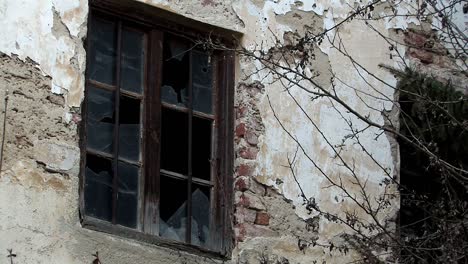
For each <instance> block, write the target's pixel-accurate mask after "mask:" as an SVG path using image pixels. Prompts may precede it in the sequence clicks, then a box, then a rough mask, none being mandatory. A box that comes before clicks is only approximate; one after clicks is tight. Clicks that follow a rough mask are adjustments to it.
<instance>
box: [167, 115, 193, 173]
mask: <svg viewBox="0 0 468 264" xmlns="http://www.w3.org/2000/svg"><path fill="white" fill-rule="evenodd" d="M187 153H188V115H187V113H182V112H179V111H176V110H171V109H167V108H164V107H163V108H162V113H161V169H163V170H169V171H172V172H178V173H181V174H184V175H187V173H188V157H187V156H188V155H187Z"/></svg>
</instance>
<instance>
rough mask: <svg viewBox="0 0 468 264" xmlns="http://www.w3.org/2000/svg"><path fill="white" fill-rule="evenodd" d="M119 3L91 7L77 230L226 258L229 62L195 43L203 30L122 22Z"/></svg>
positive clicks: (154, 17)
mask: <svg viewBox="0 0 468 264" xmlns="http://www.w3.org/2000/svg"><path fill="white" fill-rule="evenodd" d="M125 2H126V1H121V2H119V4H115V3H114V2H112V1H93V2H92V8H91V15H90V18H89V23H88V25H89V27H88V28H89V32H88V41H87V53H88V58H87V73H86V95H85V104H84V107H83V109H84V110H83V116H84V120H83V129H82V131H83V134H82V149H83V155H82V173H81V185H80V187H81V192H80V194H81V206H80V209H81V215H82V220H83V225H84V226H88V227H90V228H93V229H97V230H100V231H104V232H109V233H113V234H117V235H123V236H127V237H132V238H137V239H142V240H145V241H148V242H152V243H159V244H167V245H173V246H177V247H179V248H184V249H187V250H196V251H199V252H216V253H220V254H222V255H225V254H226V253H227V252H228V251H229V247H230V242H231V241H230V240H231V229H230V226H229V224H230V217H229V216H230V204H231V186H232V184H231V174H230V172H231V170H232V169H231V167H232V154H231V152H232V145H231V144H232V133H231V131H232V93H233V92H232V85H233V66H232V55H230V54H228V53H227V52H225V51H217V50H211V49H206V48H204V47H203V45H199V44H196V43H199V42H195V40H200V39H203V36H206V35H204V34H205V33H204V32H203V31H200V30H196V29H192V28H190V27H185V26H178V27H177V28H174V25H173V24H171V23H168V22H167V21H163V22H161V21H159V20H158V19H157V18H158V15H159V14H160V13H157V14H153V13H151V12H153V11H154V10H156V9H151V8H148V7H141V8H142V9H141V10H134V11H133V12H130V14H138V16H136V17H132V16H129V15H128V13H129V12H128V8H129V7H128V6H127V7H125ZM127 2H128V1H127ZM135 6H137V7H138V5H137V4H136V3H132V8H135ZM109 10H113V11H109ZM148 10H152V11H151V12H149V11H148ZM142 12H143V13H144V16H143V17H141V16H140V15H141V14H142ZM157 12H161V11H157ZM125 14H126V15H125ZM144 18H150V19H144ZM195 24H196V23H195ZM210 32H212V31H210ZM220 39H221V38H220Z"/></svg>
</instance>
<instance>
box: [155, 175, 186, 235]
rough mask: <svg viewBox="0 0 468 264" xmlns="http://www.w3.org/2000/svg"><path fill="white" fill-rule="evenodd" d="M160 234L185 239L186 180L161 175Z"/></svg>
mask: <svg viewBox="0 0 468 264" xmlns="http://www.w3.org/2000/svg"><path fill="white" fill-rule="evenodd" d="M161 186H164V187H162V188H161V194H160V226H159V233H160V236H162V237H164V238H167V239H171V240H177V241H185V232H186V223H187V181H185V180H179V179H174V178H170V177H166V176H161Z"/></svg>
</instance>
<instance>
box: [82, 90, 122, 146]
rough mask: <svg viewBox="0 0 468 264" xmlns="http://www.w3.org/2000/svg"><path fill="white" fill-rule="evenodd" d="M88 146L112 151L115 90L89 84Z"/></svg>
mask: <svg viewBox="0 0 468 264" xmlns="http://www.w3.org/2000/svg"><path fill="white" fill-rule="evenodd" d="M87 98H88V105H87V123H86V124H87V125H86V135H87V138H86V139H87V146H88V148H91V149H93V150H97V151H102V152H106V153H112V141H113V133H114V124H115V117H114V92H111V91H107V90H103V89H98V88H94V87H92V86H88V97H87Z"/></svg>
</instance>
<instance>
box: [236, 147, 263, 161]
mask: <svg viewBox="0 0 468 264" xmlns="http://www.w3.org/2000/svg"><path fill="white" fill-rule="evenodd" d="M257 154H258V149H257V148H255V147H246V148H243V149H241V150H240V151H239V156H240V157H241V158H244V159H251V160H253V159H256V158H257Z"/></svg>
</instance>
